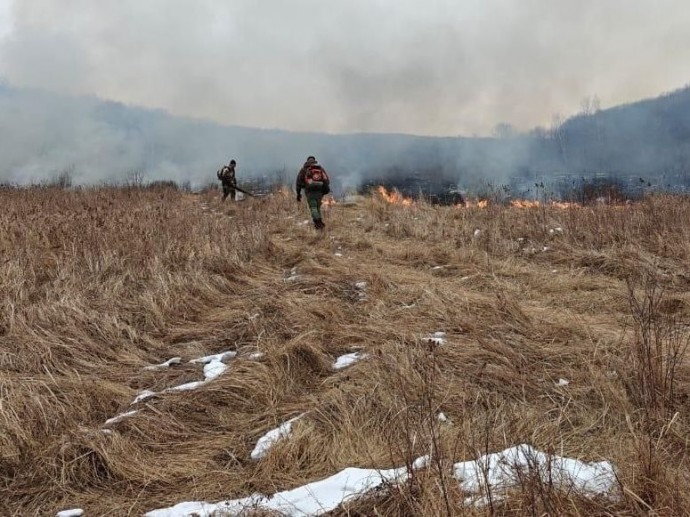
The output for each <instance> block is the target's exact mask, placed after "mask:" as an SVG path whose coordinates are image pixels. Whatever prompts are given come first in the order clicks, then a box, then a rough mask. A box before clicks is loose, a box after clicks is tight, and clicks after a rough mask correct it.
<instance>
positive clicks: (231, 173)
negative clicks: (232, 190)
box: [216, 165, 237, 186]
mask: <svg viewBox="0 0 690 517" xmlns="http://www.w3.org/2000/svg"><path fill="white" fill-rule="evenodd" d="M216 176H218V179H219V180H220V181H222V182H223V183H226V184H228V185H232V186H235V185H236V184H237V180H236V179H235V167H234V166H233V165H224V166H223V167H222V168H221V169H220V170H219V171H218V172H217V173H216Z"/></svg>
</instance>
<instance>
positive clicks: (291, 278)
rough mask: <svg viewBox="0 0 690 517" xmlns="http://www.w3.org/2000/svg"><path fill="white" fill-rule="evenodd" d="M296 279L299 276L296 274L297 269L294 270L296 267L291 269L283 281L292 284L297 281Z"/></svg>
mask: <svg viewBox="0 0 690 517" xmlns="http://www.w3.org/2000/svg"><path fill="white" fill-rule="evenodd" d="M298 278H299V275H298V274H297V268H296V267H293V268H292V269H291V270H290V274H289V275H287V276H286V277H285V281H286V282H294V281H295V280H297V279H298Z"/></svg>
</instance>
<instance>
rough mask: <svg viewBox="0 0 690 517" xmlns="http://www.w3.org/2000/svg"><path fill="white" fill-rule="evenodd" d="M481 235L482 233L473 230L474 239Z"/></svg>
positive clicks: (478, 230)
mask: <svg viewBox="0 0 690 517" xmlns="http://www.w3.org/2000/svg"><path fill="white" fill-rule="evenodd" d="M481 234H482V231H481V230H480V229H479V228H477V229H476V230H474V237H479V236H480V235H481Z"/></svg>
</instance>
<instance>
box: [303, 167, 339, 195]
mask: <svg viewBox="0 0 690 517" xmlns="http://www.w3.org/2000/svg"><path fill="white" fill-rule="evenodd" d="M312 168H315V169H319V170H320V171H322V172H323V176H324V177H323V181H322V182H319V183H318V184H317V185H318V186H317V188H318V189H320V190H321V193H322V194H323V195H326V194H328V193H329V192H330V191H331V180H330V178H329V177H328V173H327V172H326V170H325V169H324V168H323V167H321V165H319V164H318V163H317V162H312V163H306V162H305V164H304V165H303V166H302V168H301V169H300V171H299V174H297V181H296V182H295V190H296V191H297V194H298V195H299V194H300V193H301V192H302V189H304V190H305V191H309V190H310V188H309V187H310V185H309V184H308V177H309V174H310V169H312Z"/></svg>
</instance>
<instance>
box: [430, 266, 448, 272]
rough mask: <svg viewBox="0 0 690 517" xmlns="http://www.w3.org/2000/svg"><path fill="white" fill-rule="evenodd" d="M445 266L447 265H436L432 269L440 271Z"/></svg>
mask: <svg viewBox="0 0 690 517" xmlns="http://www.w3.org/2000/svg"><path fill="white" fill-rule="evenodd" d="M444 267H446V266H434V267H432V268H431V269H432V271H438V270H439V269H443V268H444Z"/></svg>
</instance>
